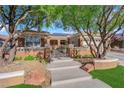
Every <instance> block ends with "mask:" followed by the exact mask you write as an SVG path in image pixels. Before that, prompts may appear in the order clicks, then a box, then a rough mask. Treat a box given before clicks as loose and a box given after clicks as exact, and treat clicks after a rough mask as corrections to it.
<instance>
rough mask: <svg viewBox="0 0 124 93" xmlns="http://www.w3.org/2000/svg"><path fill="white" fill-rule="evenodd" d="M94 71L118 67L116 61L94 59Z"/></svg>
mask: <svg viewBox="0 0 124 93" xmlns="http://www.w3.org/2000/svg"><path fill="white" fill-rule="evenodd" d="M94 64H95V69H96V70H99V69H111V68H115V67H117V66H118V65H119V61H118V59H103V60H102V59H95V60H94Z"/></svg>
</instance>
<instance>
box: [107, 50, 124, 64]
mask: <svg viewBox="0 0 124 93" xmlns="http://www.w3.org/2000/svg"><path fill="white" fill-rule="evenodd" d="M106 58H117V59H119V61H120V65H123V66H124V53H118V52H108V53H107V55H106Z"/></svg>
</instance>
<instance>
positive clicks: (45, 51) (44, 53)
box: [16, 48, 51, 59]
mask: <svg viewBox="0 0 124 93" xmlns="http://www.w3.org/2000/svg"><path fill="white" fill-rule="evenodd" d="M38 53H40V56H41V57H42V58H46V59H49V58H50V55H51V50H50V48H41V49H29V50H28V49H24V48H18V49H17V52H16V56H17V57H25V56H29V55H30V56H33V57H36V56H37V55H38Z"/></svg>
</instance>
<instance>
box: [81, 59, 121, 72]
mask: <svg viewBox="0 0 124 93" xmlns="http://www.w3.org/2000/svg"><path fill="white" fill-rule="evenodd" d="M79 62H80V63H81V64H82V66H81V69H83V70H85V71H87V72H91V71H93V70H104V69H111V68H115V67H117V66H118V65H119V61H118V59H94V58H82V59H80V60H79Z"/></svg>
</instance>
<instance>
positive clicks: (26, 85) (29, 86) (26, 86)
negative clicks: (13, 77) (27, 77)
mask: <svg viewBox="0 0 124 93" xmlns="http://www.w3.org/2000/svg"><path fill="white" fill-rule="evenodd" d="M8 88H41V87H40V86H35V85H28V84H19V85H15V86H11V87H8Z"/></svg>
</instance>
